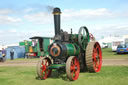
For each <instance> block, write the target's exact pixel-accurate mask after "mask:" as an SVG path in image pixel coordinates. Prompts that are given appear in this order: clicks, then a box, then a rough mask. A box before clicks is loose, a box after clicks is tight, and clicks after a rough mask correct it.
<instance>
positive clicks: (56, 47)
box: [49, 42, 80, 57]
mask: <svg viewBox="0 0 128 85" xmlns="http://www.w3.org/2000/svg"><path fill="white" fill-rule="evenodd" d="M49 52H50V55H51V56H52V57H64V56H65V57H67V56H77V55H79V53H80V47H79V46H78V45H77V44H75V43H73V44H72V43H66V44H63V43H60V42H56V43H53V44H52V45H51V46H50V48H49Z"/></svg>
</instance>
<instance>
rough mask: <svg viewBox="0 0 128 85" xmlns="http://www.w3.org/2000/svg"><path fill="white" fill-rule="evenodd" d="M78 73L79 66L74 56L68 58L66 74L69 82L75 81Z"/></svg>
mask: <svg viewBox="0 0 128 85" xmlns="http://www.w3.org/2000/svg"><path fill="white" fill-rule="evenodd" d="M79 72H80V64H79V61H78V59H77V57H75V56H70V57H69V58H68V60H67V62H66V73H67V77H68V78H69V80H70V81H74V80H77V79H78V77H79Z"/></svg>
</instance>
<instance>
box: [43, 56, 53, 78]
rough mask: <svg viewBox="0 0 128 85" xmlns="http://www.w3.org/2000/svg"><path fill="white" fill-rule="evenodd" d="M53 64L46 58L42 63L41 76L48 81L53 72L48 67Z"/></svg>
mask: <svg viewBox="0 0 128 85" xmlns="http://www.w3.org/2000/svg"><path fill="white" fill-rule="evenodd" d="M50 64H51V62H50V60H49V59H47V58H45V59H44V60H43V61H42V64H41V75H42V79H46V78H47V77H49V76H50V75H51V70H49V69H48V66H49V65H50Z"/></svg>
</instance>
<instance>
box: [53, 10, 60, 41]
mask: <svg viewBox="0 0 128 85" xmlns="http://www.w3.org/2000/svg"><path fill="white" fill-rule="evenodd" d="M60 14H61V10H60V8H54V9H53V15H54V27H55V37H54V38H55V40H60V39H61V37H60Z"/></svg>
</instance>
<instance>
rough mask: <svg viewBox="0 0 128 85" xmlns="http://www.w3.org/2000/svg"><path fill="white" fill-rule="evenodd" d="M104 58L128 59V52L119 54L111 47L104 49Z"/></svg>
mask: <svg viewBox="0 0 128 85" xmlns="http://www.w3.org/2000/svg"><path fill="white" fill-rule="evenodd" d="M102 55H103V59H116V58H117V59H128V54H117V53H116V52H112V49H111V48H105V49H102Z"/></svg>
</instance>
